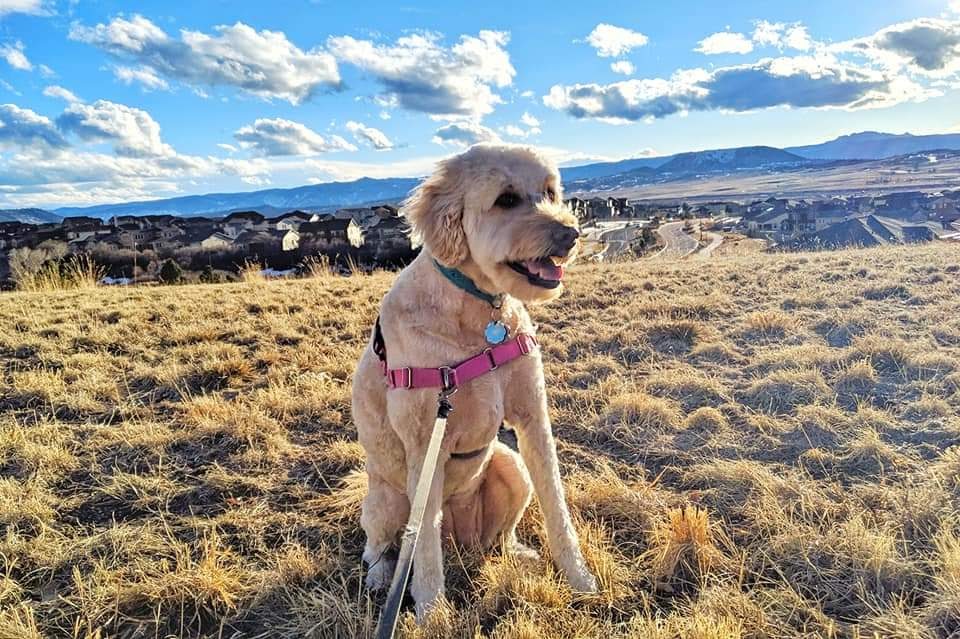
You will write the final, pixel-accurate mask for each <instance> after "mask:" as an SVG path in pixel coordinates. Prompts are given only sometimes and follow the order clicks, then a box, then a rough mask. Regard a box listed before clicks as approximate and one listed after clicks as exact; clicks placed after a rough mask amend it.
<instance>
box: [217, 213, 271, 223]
mask: <svg viewBox="0 0 960 639" xmlns="http://www.w3.org/2000/svg"><path fill="white" fill-rule="evenodd" d="M264 219H265V218H264V217H263V216H262V215H261V214H259V213H257V212H256V211H234V212H233V213H231V214H230V215H228V216H227V217H225V218H223V222H224V223H227V222H233V221H234V220H248V221H251V222H262V221H263V220H264Z"/></svg>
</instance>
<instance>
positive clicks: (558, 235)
mask: <svg viewBox="0 0 960 639" xmlns="http://www.w3.org/2000/svg"><path fill="white" fill-rule="evenodd" d="M579 237H580V231H579V230H577V228H576V227H573V226H567V225H565V224H562V225H560V226H558V227H557V229H556V230H555V231H554V232H553V245H554V246H555V247H556V248H557V249H560V250H561V251H562V252H563V254H564V255H566V254H567V253H569V252H570V251H571V250H573V247H574V246H575V245H576V243H577V239H578V238H579Z"/></svg>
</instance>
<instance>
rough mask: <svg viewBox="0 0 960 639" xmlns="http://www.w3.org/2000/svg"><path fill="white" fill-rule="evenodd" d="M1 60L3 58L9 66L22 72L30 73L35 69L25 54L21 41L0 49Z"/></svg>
mask: <svg viewBox="0 0 960 639" xmlns="http://www.w3.org/2000/svg"><path fill="white" fill-rule="evenodd" d="M0 58H3V59H4V60H6V61H7V64H9V65H10V66H11V67H13V68H14V69H18V70H20V71H30V70H32V69H33V64H31V63H30V60H28V59H27V55H26V54H25V53H24V52H23V43H22V42H20V41H19V40H18V41H16V42H14V43H13V44H5V45H3V46H2V47H0Z"/></svg>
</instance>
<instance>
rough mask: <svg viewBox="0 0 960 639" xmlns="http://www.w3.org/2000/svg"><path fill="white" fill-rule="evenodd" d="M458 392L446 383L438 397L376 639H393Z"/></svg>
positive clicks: (454, 387)
mask: <svg viewBox="0 0 960 639" xmlns="http://www.w3.org/2000/svg"><path fill="white" fill-rule="evenodd" d="M455 392H457V387H456V386H446V387H444V388H443V390H441V391H440V395H439V396H438V397H437V419H436V421H435V422H434V423H433V432H432V433H431V434H430V443H429V444H427V452H426V453H425V454H424V456H423V465H422V466H421V467H420V476H419V477H418V478H417V492H416V493H414V495H413V503H412V504H411V505H410V517H409V519H407V526H406V528H404V530H403V539H402V541H401V542H400V555H399V556H398V557H397V567H396V569H395V571H394V573H393V581H391V582H390V591H389V592H388V593H387V600H386V602H385V603H384V605H383V610H382V611H381V612H380V621H379V622H378V623H377V639H392V638H393V634H394V632H396V629H397V619H398V618H399V617H400V604H401V602H402V601H403V595H404V593H405V592H406V591H407V581H408V580H409V579H410V569H411V568H412V567H413V553H414V551H415V550H416V549H417V540H418V539H419V537H420V529H421V528H422V527H423V513H424V510H426V507H427V498H428V497H429V496H430V486H431V485H432V484H433V478H434V475H435V474H436V470H437V458H438V457H439V456H440V444H441V442H443V435H444V433H446V431H447V417H448V416H449V415H450V412H451V411H452V410H453V406H452V405H451V404H450V399H449V398H450V395H453V394H454V393H455Z"/></svg>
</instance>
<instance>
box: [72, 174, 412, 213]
mask: <svg viewBox="0 0 960 639" xmlns="http://www.w3.org/2000/svg"><path fill="white" fill-rule="evenodd" d="M419 182H420V180H419V179H418V178H384V179H375V178H361V179H359V180H354V181H353V182H327V183H324V184H311V185H308V186H298V187H294V188H292V189H265V190H262V191H251V192H248V193H210V194H207V195H187V196H184V197H175V198H169V199H164V200H150V201H146V202H125V203H121V204H101V205H99V206H85V207H65V208H60V209H56V211H55V212H56V213H57V214H58V215H62V216H64V217H69V216H72V215H89V216H92V217H101V218H104V219H106V218H109V217H112V216H114V215H179V216H197V215H210V214H213V213H227V212H229V211H233V210H238V209H248V210H249V209H254V210H259V211H275V210H283V211H288V210H291V209H330V208H337V207H347V206H357V205H360V204H363V203H367V202H389V201H396V200H401V199H403V198H404V197H406V195H407V193H409V192H410V190H411V189H412V188H413V187H414V186H416V185H417V184H418V183H419Z"/></svg>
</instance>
